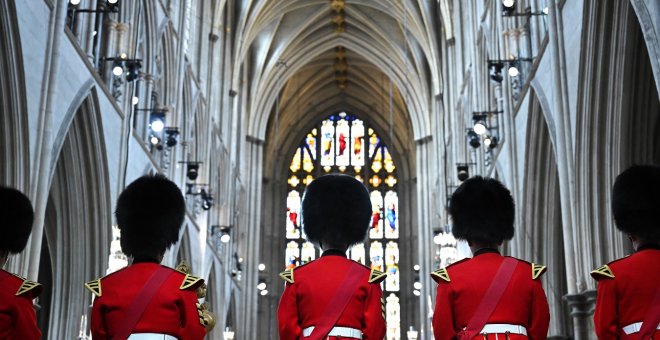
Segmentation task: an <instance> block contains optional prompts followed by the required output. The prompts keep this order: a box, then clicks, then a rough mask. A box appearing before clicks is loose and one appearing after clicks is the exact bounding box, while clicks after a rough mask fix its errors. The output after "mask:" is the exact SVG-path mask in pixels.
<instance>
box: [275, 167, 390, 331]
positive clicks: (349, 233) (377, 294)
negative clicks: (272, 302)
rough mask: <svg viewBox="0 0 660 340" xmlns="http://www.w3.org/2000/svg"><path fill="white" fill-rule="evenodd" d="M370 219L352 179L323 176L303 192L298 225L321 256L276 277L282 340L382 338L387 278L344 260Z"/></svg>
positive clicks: (359, 186)
mask: <svg viewBox="0 0 660 340" xmlns="http://www.w3.org/2000/svg"><path fill="white" fill-rule="evenodd" d="M370 219H371V202H370V199H369V193H368V192H367V190H366V188H365V187H364V185H362V183H360V182H358V181H357V180H356V179H354V178H353V177H350V176H344V175H326V176H322V177H319V178H317V179H316V180H314V181H313V182H312V183H311V184H310V185H309V186H308V187H307V190H306V191H305V195H304V196H303V201H302V225H303V228H304V231H305V234H306V235H307V239H308V240H309V241H310V242H312V243H314V244H315V245H316V246H318V247H320V248H321V249H323V255H322V256H321V258H319V259H317V260H315V261H312V262H309V263H307V264H305V265H303V266H299V267H296V268H293V269H288V270H286V271H284V272H283V273H281V274H280V276H281V277H282V278H283V279H284V280H285V281H286V288H285V289H284V293H283V294H282V298H281V300H280V305H279V308H278V311H277V320H278V325H279V335H280V339H281V340H298V339H306V340H319V339H363V340H382V339H383V337H384V336H385V314H384V305H383V292H382V290H381V287H380V282H382V281H383V280H384V279H385V276H386V274H385V273H383V272H380V271H378V270H375V269H369V268H367V267H365V266H363V265H362V264H360V263H358V262H354V261H351V260H349V259H347V258H346V251H347V250H348V248H349V247H351V246H353V245H355V244H358V243H361V242H363V241H364V239H365V237H366V235H367V231H368V229H369V222H370Z"/></svg>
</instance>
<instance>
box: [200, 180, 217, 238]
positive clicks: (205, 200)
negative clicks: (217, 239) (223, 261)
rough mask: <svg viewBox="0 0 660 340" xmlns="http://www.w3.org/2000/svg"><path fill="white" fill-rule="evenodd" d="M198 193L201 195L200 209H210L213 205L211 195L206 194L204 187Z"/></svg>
mask: <svg viewBox="0 0 660 340" xmlns="http://www.w3.org/2000/svg"><path fill="white" fill-rule="evenodd" d="M199 194H200V196H201V197H202V209H204V210H211V207H212V206H213V196H211V195H210V194H208V193H207V192H206V190H204V189H202V190H201V191H200V193H199ZM221 241H222V240H221Z"/></svg>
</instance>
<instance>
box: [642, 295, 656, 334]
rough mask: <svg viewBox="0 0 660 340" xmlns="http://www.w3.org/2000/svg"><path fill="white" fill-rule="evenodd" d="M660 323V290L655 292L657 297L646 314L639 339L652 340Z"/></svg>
mask: <svg viewBox="0 0 660 340" xmlns="http://www.w3.org/2000/svg"><path fill="white" fill-rule="evenodd" d="M658 323H660V289H658V290H656V291H655V297H654V298H653V302H651V306H650V307H649V310H648V311H647V312H646V317H644V322H642V328H641V329H640V330H639V339H640V340H644V339H650V338H651V336H652V335H653V333H655V330H656V329H657V328H658Z"/></svg>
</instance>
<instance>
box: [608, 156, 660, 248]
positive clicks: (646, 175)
mask: <svg viewBox="0 0 660 340" xmlns="http://www.w3.org/2000/svg"><path fill="white" fill-rule="evenodd" d="M658 193H660V167H658V166H651V165H635V166H632V167H630V168H629V169H628V170H626V171H624V172H623V173H621V174H620V175H619V176H618V177H617V178H616V181H615V182H614V188H613V189H612V212H613V213H614V221H615V222H616V226H617V228H618V229H619V230H621V231H623V232H624V233H628V234H632V235H635V236H637V237H640V238H641V239H642V240H643V241H646V242H660V222H659V221H658V213H659V212H660V194H658Z"/></svg>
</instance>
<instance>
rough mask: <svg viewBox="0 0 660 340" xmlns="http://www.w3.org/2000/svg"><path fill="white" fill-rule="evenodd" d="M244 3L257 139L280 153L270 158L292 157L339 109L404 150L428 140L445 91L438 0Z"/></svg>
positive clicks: (243, 62) (242, 55) (240, 52)
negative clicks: (438, 99) (308, 133)
mask: <svg viewBox="0 0 660 340" xmlns="http://www.w3.org/2000/svg"><path fill="white" fill-rule="evenodd" d="M238 3H240V5H239V6H242V7H241V8H238V9H236V10H237V11H238V12H239V13H240V17H239V22H237V29H238V32H237V34H238V36H239V40H238V41H240V42H241V45H239V46H237V49H236V51H235V55H236V59H235V60H236V62H237V63H239V65H236V66H243V67H244V70H245V71H247V74H248V77H247V78H248V79H249V81H250V82H249V84H250V85H249V86H250V94H251V95H250V98H249V99H248V103H247V105H248V107H249V112H251V116H250V117H249V118H248V120H249V123H248V124H249V127H248V128H249V131H248V133H250V134H251V135H252V136H255V137H257V138H260V139H264V140H266V141H267V150H266V151H267V152H266V155H271V154H277V155H278V156H276V157H274V158H272V159H271V160H270V161H282V160H283V159H277V158H278V157H284V159H286V158H288V157H290V156H289V155H288V153H289V152H290V151H291V150H292V148H293V147H295V145H297V144H298V142H299V141H300V139H301V138H302V136H303V134H304V133H305V132H306V131H308V130H309V129H310V128H311V127H312V125H314V124H315V123H316V122H318V121H319V120H320V119H322V118H323V117H325V116H327V115H329V114H332V113H335V112H338V111H347V112H352V113H355V114H358V115H359V116H360V117H362V118H364V119H365V120H367V121H369V122H370V123H371V124H372V125H374V126H375V127H376V128H377V129H379V130H380V131H379V132H380V134H381V135H383V136H384V137H385V138H386V139H387V138H388V137H389V143H390V144H391V145H392V146H393V147H394V149H395V150H399V153H402V152H406V151H409V150H411V149H412V148H413V141H414V140H415V139H418V138H422V137H424V136H426V135H427V134H428V131H427V129H428V127H429V126H430V124H429V116H430V111H431V110H430V107H431V103H432V100H433V97H434V96H435V95H436V94H438V93H439V92H440V89H439V86H440V85H439V84H440V79H439V77H440V73H439V70H438V68H439V65H440V62H439V60H438V58H439V56H438V48H437V34H438V33H437V31H438V29H439V20H438V19H437V15H436V14H437V13H438V10H437V2H436V1H430V0H262V1H247V0H246V1H242V2H238ZM245 68H247V69H245ZM236 69H238V68H236ZM244 74H245V73H244ZM240 76H241V75H236V77H235V81H236V82H237V84H238V82H239V77H240ZM235 88H237V87H235ZM280 153H282V154H281V155H280ZM283 155H286V156H283ZM267 157H268V156H267ZM267 169H268V168H267Z"/></svg>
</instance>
